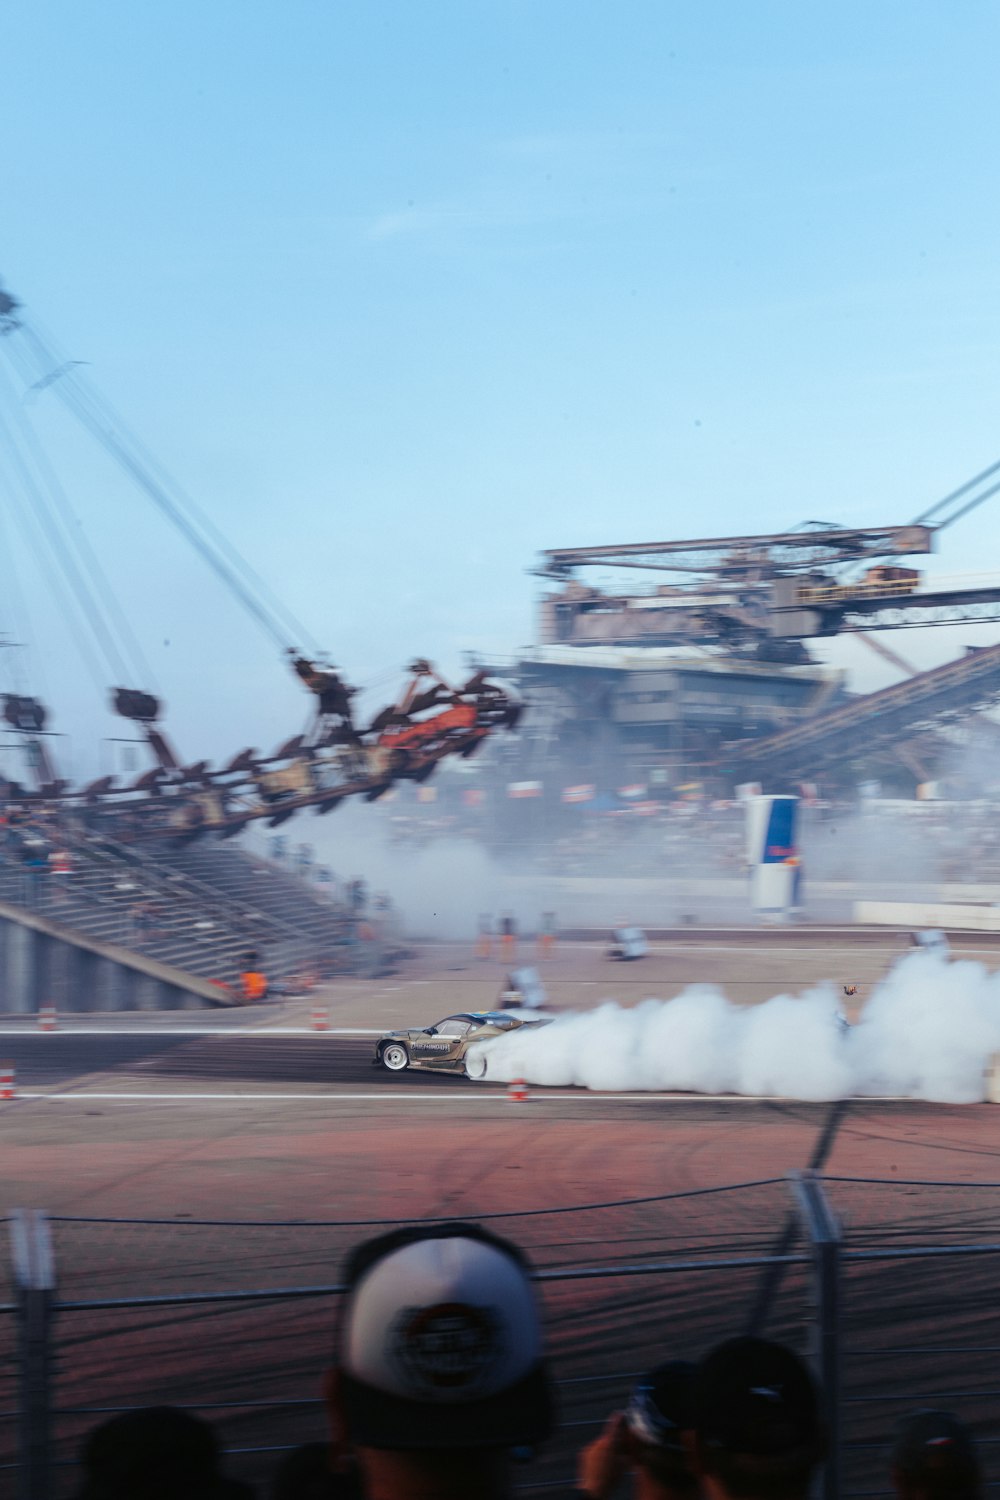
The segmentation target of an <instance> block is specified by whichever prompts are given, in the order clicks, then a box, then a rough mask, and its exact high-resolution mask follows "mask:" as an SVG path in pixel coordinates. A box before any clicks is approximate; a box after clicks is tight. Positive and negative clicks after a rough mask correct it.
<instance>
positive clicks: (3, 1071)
mask: <svg viewBox="0 0 1000 1500" xmlns="http://www.w3.org/2000/svg"><path fill="white" fill-rule="evenodd" d="M16 1092H17V1091H16V1089H15V1088H14V1064H13V1063H12V1062H5V1063H0V1099H13V1098H14V1096H15V1094H16Z"/></svg>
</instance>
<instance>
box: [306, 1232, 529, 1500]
mask: <svg viewBox="0 0 1000 1500" xmlns="http://www.w3.org/2000/svg"><path fill="white" fill-rule="evenodd" d="M344 1280H345V1282H346V1283H347V1287H348V1291H347V1294H346V1298H345V1305H344V1307H343V1309H342V1316H341V1322H340V1329H339V1337H338V1353H337V1363H336V1365H335V1367H334V1369H333V1370H331V1371H330V1372H329V1374H328V1376H327V1382H326V1395H327V1404H328V1409H329V1413H330V1422H331V1432H332V1437H333V1445H334V1455H335V1459H337V1458H339V1457H340V1456H341V1455H343V1454H345V1453H346V1452H348V1451H350V1452H353V1454H354V1455H355V1456H356V1459H357V1464H358V1468H359V1470H360V1473H361V1480H362V1487H363V1491H364V1494H365V1495H366V1496H367V1497H368V1500H417V1497H419V1500H472V1497H475V1500H506V1497H507V1496H508V1495H509V1494H510V1452H511V1450H512V1449H515V1448H525V1447H530V1446H531V1445H533V1444H535V1443H537V1442H539V1441H540V1440H541V1439H542V1438H544V1437H545V1436H547V1434H548V1432H549V1429H550V1426H551V1406H552V1403H551V1393H550V1386H549V1380H548V1374H547V1371H546V1368H545V1363H544V1360H543V1357H542V1349H541V1332H540V1328H539V1321H538V1312H537V1308H536V1303H535V1297H534V1291H533V1288H532V1286H531V1282H530V1280H529V1267H528V1264H527V1261H526V1260H525V1258H524V1256H523V1255H522V1254H521V1252H520V1251H519V1250H518V1249H517V1248H516V1247H515V1246H514V1245H512V1244H510V1243H509V1242H508V1241H506V1240H503V1239H500V1238H499V1237H498V1236H496V1235H493V1234H490V1233H489V1232H488V1231H486V1230H484V1229H481V1228H479V1226H478V1225H475V1224H463V1223H449V1224H435V1225H428V1226H421V1227H417V1228H413V1229H401V1230H395V1231H393V1232H392V1233H390V1234H386V1235H381V1236H379V1237H378V1238H377V1239H374V1240H369V1241H367V1242H366V1243H365V1244H362V1245H360V1246H359V1247H358V1248H357V1249H356V1250H355V1251H354V1252H353V1254H352V1255H351V1256H350V1258H349V1260H348V1262H347V1266H346V1268H345V1274H344Z"/></svg>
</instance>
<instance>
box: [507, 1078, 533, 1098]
mask: <svg viewBox="0 0 1000 1500" xmlns="http://www.w3.org/2000/svg"><path fill="white" fill-rule="evenodd" d="M527 1097H528V1086H527V1084H526V1083H525V1081H524V1079H523V1078H512V1079H511V1081H510V1083H509V1084H508V1085H507V1098H508V1099H509V1100H510V1101H511V1103H513V1104H523V1103H524V1101H525V1100H526V1099H527Z"/></svg>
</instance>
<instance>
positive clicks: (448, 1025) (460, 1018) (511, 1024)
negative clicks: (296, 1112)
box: [372, 1010, 552, 1078]
mask: <svg viewBox="0 0 1000 1500" xmlns="http://www.w3.org/2000/svg"><path fill="white" fill-rule="evenodd" d="M551 1019H552V1017H551V1016H544V1017H539V1016H536V1015H532V1016H530V1018H529V1017H527V1016H523V1015H521V1016H519V1015H516V1014H514V1013H512V1012H511V1011H509V1010H480V1011H463V1012H462V1013H461V1014H460V1015H456V1016H446V1017H445V1019H444V1020H443V1021H438V1022H436V1024H435V1025H433V1026H425V1027H424V1028H423V1030H420V1029H419V1028H417V1027H413V1028H411V1029H410V1030H408V1031H390V1032H388V1033H387V1034H386V1035H385V1036H382V1037H379V1039H378V1041H377V1042H376V1044H375V1056H374V1057H373V1058H372V1066H373V1067H378V1066H381V1067H383V1068H388V1070H389V1072H390V1073H402V1072H403V1070H404V1069H405V1068H422V1069H424V1070H425V1071H427V1072H431V1073H464V1074H465V1076H466V1077H467V1078H484V1077H485V1076H486V1059H485V1057H479V1058H472V1059H469V1058H467V1053H468V1051H469V1049H470V1047H472V1046H473V1045H474V1044H475V1043H476V1042H488V1041H489V1040H490V1039H491V1038H492V1037H496V1036H503V1035H504V1033H505V1032H508V1031H517V1030H518V1029H519V1028H520V1027H522V1026H547V1025H548V1024H549V1021H551Z"/></svg>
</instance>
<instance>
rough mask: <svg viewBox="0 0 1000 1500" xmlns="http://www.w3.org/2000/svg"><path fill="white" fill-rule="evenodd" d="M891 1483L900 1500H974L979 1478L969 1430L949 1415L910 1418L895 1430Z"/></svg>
mask: <svg viewBox="0 0 1000 1500" xmlns="http://www.w3.org/2000/svg"><path fill="white" fill-rule="evenodd" d="M892 1482H893V1487H894V1488H895V1490H896V1493H897V1495H899V1496H900V1497H901V1500H977V1496H978V1495H979V1494H980V1489H981V1475H980V1470H979V1458H978V1456H977V1454H976V1447H975V1444H974V1442H973V1440H972V1434H971V1433H970V1432H969V1429H968V1428H967V1427H966V1426H965V1424H964V1423H963V1422H960V1421H959V1420H958V1418H957V1417H954V1416H952V1414H951V1412H947V1411H934V1410H931V1409H929V1408H925V1409H923V1410H921V1411H914V1412H911V1413H910V1414H909V1415H908V1416H906V1417H904V1418H903V1419H902V1421H901V1422H900V1423H899V1425H898V1427H897V1428H896V1435H895V1440H894V1442H893V1445H892Z"/></svg>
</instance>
